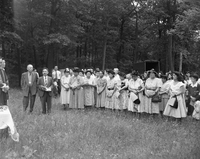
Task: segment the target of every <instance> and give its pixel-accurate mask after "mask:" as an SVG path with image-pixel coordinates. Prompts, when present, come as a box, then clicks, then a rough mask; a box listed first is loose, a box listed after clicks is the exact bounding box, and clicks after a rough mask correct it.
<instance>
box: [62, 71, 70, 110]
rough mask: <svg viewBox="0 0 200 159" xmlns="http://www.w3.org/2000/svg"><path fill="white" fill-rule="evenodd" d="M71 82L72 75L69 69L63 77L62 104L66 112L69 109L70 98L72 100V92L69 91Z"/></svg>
mask: <svg viewBox="0 0 200 159" xmlns="http://www.w3.org/2000/svg"><path fill="white" fill-rule="evenodd" d="M69 81H70V74H69V69H68V68H67V69H65V70H64V75H63V76H62V77H61V94H60V99H61V104H62V105H63V106H64V109H65V110H66V108H67V107H69V98H70V91H69Z"/></svg>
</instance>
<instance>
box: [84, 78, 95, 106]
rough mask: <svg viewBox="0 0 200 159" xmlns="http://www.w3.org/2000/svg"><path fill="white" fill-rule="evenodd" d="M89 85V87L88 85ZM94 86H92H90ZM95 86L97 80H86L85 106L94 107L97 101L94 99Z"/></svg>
mask: <svg viewBox="0 0 200 159" xmlns="http://www.w3.org/2000/svg"><path fill="white" fill-rule="evenodd" d="M87 84H89V85H87ZM90 85H92V86H90ZM94 86H95V79H94V78H92V77H90V78H87V77H85V78H84V85H83V89H84V105H85V106H94V104H95V99H94Z"/></svg>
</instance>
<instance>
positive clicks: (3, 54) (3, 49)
mask: <svg viewBox="0 0 200 159" xmlns="http://www.w3.org/2000/svg"><path fill="white" fill-rule="evenodd" d="M2 57H3V58H5V57H6V50H5V42H4V39H2Z"/></svg>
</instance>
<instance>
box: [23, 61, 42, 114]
mask: <svg viewBox="0 0 200 159" xmlns="http://www.w3.org/2000/svg"><path fill="white" fill-rule="evenodd" d="M37 80H38V76H37V74H36V73H35V72H34V71H33V65H30V64H29V65H28V66H27V72H25V73H23V74H22V77H21V87H22V91H23V95H24V97H23V107H24V112H25V111H26V110H27V108H28V105H29V101H30V110H29V112H30V113H32V111H33V108H34V104H35V97H36V93H37Z"/></svg>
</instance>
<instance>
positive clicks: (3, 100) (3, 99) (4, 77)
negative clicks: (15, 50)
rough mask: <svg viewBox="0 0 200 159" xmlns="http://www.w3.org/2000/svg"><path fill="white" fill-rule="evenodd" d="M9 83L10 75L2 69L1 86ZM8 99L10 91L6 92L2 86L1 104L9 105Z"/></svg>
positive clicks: (0, 73)
mask: <svg viewBox="0 0 200 159" xmlns="http://www.w3.org/2000/svg"><path fill="white" fill-rule="evenodd" d="M4 84H6V85H9V82H8V77H7V75H6V72H5V71H4V70H3V69H0V87H3V85H4ZM7 100H8V92H4V91H3V90H2V89H1V88H0V105H7Z"/></svg>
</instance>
